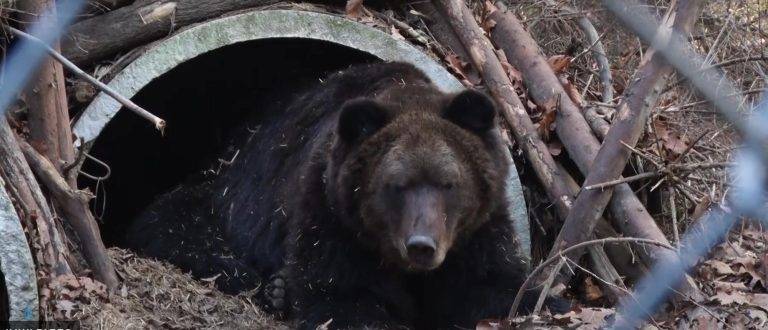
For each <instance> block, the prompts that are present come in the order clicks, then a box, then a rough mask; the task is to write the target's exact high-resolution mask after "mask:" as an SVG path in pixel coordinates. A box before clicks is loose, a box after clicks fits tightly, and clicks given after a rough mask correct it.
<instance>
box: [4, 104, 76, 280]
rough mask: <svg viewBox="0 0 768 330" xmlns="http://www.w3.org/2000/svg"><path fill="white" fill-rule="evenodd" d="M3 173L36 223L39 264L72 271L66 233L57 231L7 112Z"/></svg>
mask: <svg viewBox="0 0 768 330" xmlns="http://www.w3.org/2000/svg"><path fill="white" fill-rule="evenodd" d="M0 173H2V175H4V176H5V178H6V182H7V187H8V190H9V192H10V193H11V196H13V197H14V198H15V199H16V201H17V202H18V203H19V206H20V208H21V210H22V211H23V213H24V215H23V218H24V219H25V220H28V221H29V222H30V223H34V226H35V228H36V229H37V234H38V235H39V238H40V241H41V247H40V248H41V250H42V251H41V252H42V253H41V254H40V255H39V256H38V255H37V254H36V256H37V258H38V261H39V262H40V263H39V265H45V266H48V267H50V268H51V269H52V270H53V273H54V274H56V275H64V274H71V273H72V269H71V267H70V265H69V263H68V262H67V257H68V255H69V252H68V250H67V246H66V245H65V244H64V239H62V237H61V234H62V233H60V232H59V231H58V230H57V227H56V223H55V222H54V218H53V214H52V212H51V209H50V208H49V207H48V202H47V201H46V200H45V197H44V196H43V192H42V191H40V185H39V184H38V182H37V180H36V179H35V176H34V175H33V174H32V170H31V169H30V168H29V165H28V164H27V162H26V161H25V160H24V155H23V154H22V152H21V149H20V148H19V145H18V143H17V141H16V137H15V136H14V133H13V130H12V129H11V128H10V126H9V125H8V121H7V120H6V118H5V116H4V115H0ZM0 189H2V188H0ZM28 230H31V228H28Z"/></svg>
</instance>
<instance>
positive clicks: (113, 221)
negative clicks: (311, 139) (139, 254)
mask: <svg viewBox="0 0 768 330" xmlns="http://www.w3.org/2000/svg"><path fill="white" fill-rule="evenodd" d="M376 60H377V59H376V58H375V57H373V56H372V55H370V54H367V53H363V52H360V51H358V50H355V49H352V48H348V47H344V46H340V45H337V44H332V43H327V42H321V41H314V40H308V39H269V40H260V41H251V42H244V43H240V44H235V45H231V46H227V47H224V48H221V49H218V50H215V51H212V52H209V53H206V54H204V55H201V56H198V57H196V58H194V59H192V60H190V61H187V62H185V63H183V64H181V65H179V66H177V67H176V68H174V69H173V70H171V71H170V72H168V73H166V74H164V75H162V76H161V77H159V78H158V79H155V80H154V81H153V82H151V83H150V84H148V85H147V86H145V87H144V88H143V89H141V91H139V93H138V94H137V95H136V96H135V97H133V101H134V102H136V103H137V104H139V105H141V106H143V107H145V108H146V109H148V110H150V111H151V112H153V113H155V114H157V115H158V116H160V117H162V118H163V119H165V120H166V121H167V123H168V126H167V128H166V131H165V134H164V135H161V134H160V133H159V132H157V131H156V130H155V129H154V128H153V127H152V126H151V124H149V123H148V122H147V121H145V120H144V119H141V118H139V117H138V116H137V115H135V114H134V113H131V112H129V111H127V110H125V109H123V110H121V111H120V112H119V113H118V114H117V115H116V117H115V118H114V119H112V120H111V121H110V122H109V124H108V125H107V126H106V128H105V129H104V130H103V131H102V133H101V135H100V136H99V138H98V139H97V141H96V143H95V145H94V146H93V149H92V150H91V152H90V154H91V155H92V156H93V157H95V158H97V159H99V160H101V161H103V162H104V163H106V164H107V165H108V166H109V169H110V171H111V175H110V177H109V178H108V179H106V180H101V181H97V180H93V179H89V178H86V177H83V176H81V179H80V180H81V182H80V185H81V186H88V187H90V189H91V190H92V191H94V192H96V193H97V198H96V199H95V201H94V203H93V210H94V214H95V215H96V216H97V217H98V218H99V219H100V223H101V232H102V236H103V238H104V240H105V242H106V243H107V245H111V246H115V245H116V246H121V245H124V240H123V235H124V234H123V233H124V232H125V229H126V228H127V226H128V225H129V224H130V221H131V220H132V219H133V218H135V217H136V216H137V214H138V213H139V212H140V211H141V210H142V209H144V208H145V207H146V206H147V205H148V204H149V203H151V202H152V200H153V199H154V198H155V197H156V196H157V195H158V194H160V193H162V192H164V191H167V190H169V189H171V188H173V187H174V186H176V185H178V184H180V183H181V182H182V181H183V180H184V179H185V178H187V177H189V176H190V175H201V173H202V172H203V171H205V170H206V169H212V170H216V169H217V168H218V166H217V164H218V163H219V162H218V159H219V158H221V159H225V160H226V159H228V158H231V157H232V156H233V155H234V152H235V149H236V148H233V147H232V145H233V142H232V141H237V140H238V138H241V137H242V136H243V135H244V134H247V133H248V130H249V129H257V127H258V126H259V125H260V124H265V123H268V120H269V117H270V116H272V115H275V112H276V111H279V109H281V105H284V104H285V103H287V102H289V101H290V100H291V98H292V97H293V96H295V95H296V93H297V92H300V91H301V90H302V89H304V88H306V87H307V86H310V85H311V84H313V83H316V82H318V80H319V79H321V78H322V77H324V76H325V75H327V74H328V73H330V72H333V71H335V70H339V69H343V68H346V67H348V66H349V65H352V64H356V63H365V62H373V61H376ZM234 144H236V143H234ZM83 171H84V172H86V173H88V174H90V175H93V176H102V175H104V173H105V172H106V171H105V168H104V167H103V166H101V165H98V164H97V163H96V162H95V161H93V160H90V159H89V160H86V163H85V165H84V166H83Z"/></svg>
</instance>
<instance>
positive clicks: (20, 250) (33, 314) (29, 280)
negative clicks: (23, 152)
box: [0, 178, 39, 321]
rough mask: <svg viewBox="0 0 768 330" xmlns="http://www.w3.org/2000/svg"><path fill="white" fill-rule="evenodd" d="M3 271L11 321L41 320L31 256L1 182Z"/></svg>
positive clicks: (0, 263) (0, 265)
mask: <svg viewBox="0 0 768 330" xmlns="http://www.w3.org/2000/svg"><path fill="white" fill-rule="evenodd" d="M0 237H2V240H3V242H2V244H0V271H2V272H3V275H4V276H5V286H6V289H7V293H8V302H9V307H10V312H11V313H10V320H11V321H31V320H37V319H38V306H39V303H38V300H37V297H38V296H37V278H36V277H35V264H34V262H33V261H32V253H31V251H30V250H29V245H28V244H27V237H26V236H25V235H24V229H22V228H21V221H19V216H18V215H17V214H16V209H15V208H14V206H13V203H11V199H10V198H8V194H6V190H5V182H4V181H3V179H2V178H0Z"/></svg>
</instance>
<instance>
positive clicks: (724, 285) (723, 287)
mask: <svg viewBox="0 0 768 330" xmlns="http://www.w3.org/2000/svg"><path fill="white" fill-rule="evenodd" d="M714 283H715V289H716V290H718V291H725V292H733V291H742V292H749V288H748V287H747V286H746V285H744V283H741V282H723V281H715V282H714Z"/></svg>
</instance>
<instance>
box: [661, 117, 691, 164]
mask: <svg viewBox="0 0 768 330" xmlns="http://www.w3.org/2000/svg"><path fill="white" fill-rule="evenodd" d="M653 128H654V130H655V131H656V136H657V137H658V138H659V139H660V140H661V142H662V146H664V149H666V150H668V151H669V152H671V153H672V154H673V155H675V156H678V155H680V154H682V153H683V152H684V151H685V150H686V149H688V146H689V145H690V144H691V140H690V139H689V138H688V137H687V136H685V135H684V134H680V132H677V131H675V130H673V129H671V128H670V127H669V125H668V124H667V122H666V121H664V120H660V119H657V120H654V121H653Z"/></svg>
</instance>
